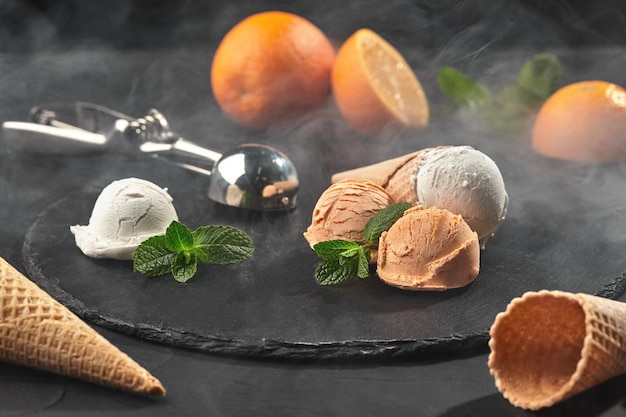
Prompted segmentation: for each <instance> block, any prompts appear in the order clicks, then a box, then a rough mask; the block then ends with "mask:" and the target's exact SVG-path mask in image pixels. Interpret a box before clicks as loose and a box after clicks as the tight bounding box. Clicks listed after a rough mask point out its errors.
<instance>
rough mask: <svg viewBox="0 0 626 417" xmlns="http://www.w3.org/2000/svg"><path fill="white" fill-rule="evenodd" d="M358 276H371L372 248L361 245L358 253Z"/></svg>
mask: <svg viewBox="0 0 626 417" xmlns="http://www.w3.org/2000/svg"><path fill="white" fill-rule="evenodd" d="M356 275H357V277H359V278H367V277H369V276H370V250H369V249H367V248H364V247H363V246H359V250H358V253H357V272H356Z"/></svg>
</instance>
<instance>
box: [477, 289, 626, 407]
mask: <svg viewBox="0 0 626 417" xmlns="http://www.w3.org/2000/svg"><path fill="white" fill-rule="evenodd" d="M489 347H490V349H491V353H490V355H489V361H488V366H489V370H490V373H491V375H492V376H493V377H494V379H495V384H496V387H497V388H498V390H499V391H500V392H501V393H502V394H503V396H504V397H505V398H506V399H507V400H509V402H510V403H511V404H513V405H514V406H516V407H520V408H525V409H529V410H538V409H541V408H544V407H549V406H552V405H554V404H556V403H558V402H560V401H563V400H566V399H568V398H570V397H572V396H574V395H576V394H578V393H580V392H582V391H585V390H587V389H589V388H592V387H594V386H596V385H598V384H600V383H602V382H605V381H607V380H609V379H611V378H613V377H616V376H618V375H621V374H623V373H625V372H626V303H622V302H619V301H615V300H609V299H605V298H601V297H597V296H593V295H588V294H573V293H568V292H563V291H547V290H543V291H539V292H528V293H526V294H524V295H523V296H522V297H519V298H515V299H514V300H512V301H511V302H510V304H509V305H508V307H507V309H506V311H504V312H502V313H499V314H498V315H497V316H496V319H495V321H494V324H493V326H492V327H491V329H490V340H489Z"/></svg>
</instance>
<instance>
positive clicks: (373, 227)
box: [363, 203, 411, 245]
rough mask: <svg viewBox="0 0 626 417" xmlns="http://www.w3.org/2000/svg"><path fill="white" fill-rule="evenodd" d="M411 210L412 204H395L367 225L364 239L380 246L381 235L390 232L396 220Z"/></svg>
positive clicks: (375, 216)
mask: <svg viewBox="0 0 626 417" xmlns="http://www.w3.org/2000/svg"><path fill="white" fill-rule="evenodd" d="M409 208H411V204H410V203H395V204H391V205H390V206H387V207H385V208H384V209H383V210H381V211H379V212H378V213H376V214H375V215H374V216H373V217H372V218H371V219H370V221H368V222H367V224H366V225H365V229H364V230H363V237H364V239H365V240H366V241H367V242H368V243H372V244H375V245H378V239H379V238H380V235H382V234H383V232H384V231H386V230H389V228H390V227H391V226H392V225H393V224H394V223H395V222H396V220H398V219H399V218H400V216H402V214H403V213H404V212H405V211H407V210H408V209H409Z"/></svg>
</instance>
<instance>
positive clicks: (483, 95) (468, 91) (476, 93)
mask: <svg viewBox="0 0 626 417" xmlns="http://www.w3.org/2000/svg"><path fill="white" fill-rule="evenodd" d="M437 83H438V84H439V89H440V90H441V92H442V93H444V94H445V95H446V96H447V97H448V98H450V100H451V101H452V103H453V105H454V106H462V105H466V106H468V107H470V108H472V109H475V108H478V107H481V106H484V105H486V104H488V103H490V102H491V91H490V90H489V88H488V87H487V86H485V85H483V84H479V83H477V82H476V81H474V80H472V79H471V78H470V77H468V76H467V75H465V74H463V73H462V72H461V71H459V70H457V69H455V68H452V67H442V68H440V69H439V71H438V73H437Z"/></svg>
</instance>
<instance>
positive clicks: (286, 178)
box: [2, 102, 299, 210]
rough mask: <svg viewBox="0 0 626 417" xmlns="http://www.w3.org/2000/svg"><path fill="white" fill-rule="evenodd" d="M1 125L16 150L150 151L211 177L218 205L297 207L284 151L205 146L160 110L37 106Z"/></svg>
mask: <svg viewBox="0 0 626 417" xmlns="http://www.w3.org/2000/svg"><path fill="white" fill-rule="evenodd" d="M2 129H3V134H4V143H5V145H6V146H7V147H9V148H11V149H13V150H16V151H23V152H30V153H33V152H35V153H45V154H56V155H86V154H93V153H101V152H125V153H139V154H145V155H149V156H152V157H156V158H159V159H163V160H165V161H168V162H171V163H174V164H176V165H179V166H182V167H184V168H187V169H190V170H192V171H196V172H200V173H202V174H206V175H210V178H211V179H210V186H209V197H210V198H211V199H212V200H214V201H217V202H219V203H222V204H226V205H229V206H234V207H241V208H246V209H254V210H286V209H292V208H294V207H295V205H296V194H297V191H298V187H299V181H298V175H297V172H296V169H295V167H294V165H293V163H292V162H291V161H290V160H289V158H287V157H286V156H285V155H284V154H283V153H281V152H280V151H278V150H276V149H274V148H272V147H270V146H266V145H261V144H244V145H240V146H238V147H236V148H235V149H233V150H230V151H227V152H224V153H220V152H216V151H213V150H210V149H207V148H204V147H202V146H199V145H197V144H195V143H193V142H191V141H189V140H186V139H184V138H181V137H180V136H178V135H176V134H175V133H174V132H173V131H172V130H171V129H170V127H169V124H168V122H167V120H166V119H165V116H163V114H162V113H161V112H159V111H158V110H155V109H152V110H150V111H149V112H148V114H147V115H146V116H144V117H142V118H133V117H130V116H126V115H124V114H121V113H118V112H116V111H114V110H110V109H108V108H106V107H103V106H100V105H97V104H91V103H83V102H75V103H71V104H57V105H54V104H53V105H49V106H37V107H34V108H33V109H31V111H30V122H12V121H7V122H4V123H3V125H2Z"/></svg>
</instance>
